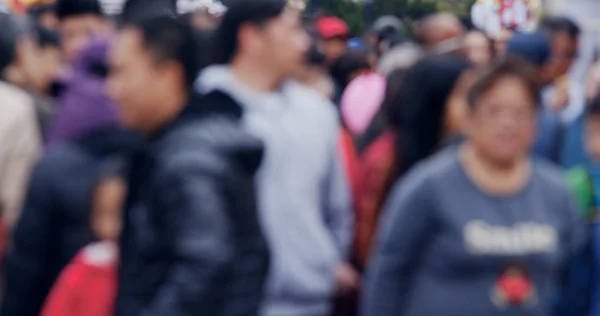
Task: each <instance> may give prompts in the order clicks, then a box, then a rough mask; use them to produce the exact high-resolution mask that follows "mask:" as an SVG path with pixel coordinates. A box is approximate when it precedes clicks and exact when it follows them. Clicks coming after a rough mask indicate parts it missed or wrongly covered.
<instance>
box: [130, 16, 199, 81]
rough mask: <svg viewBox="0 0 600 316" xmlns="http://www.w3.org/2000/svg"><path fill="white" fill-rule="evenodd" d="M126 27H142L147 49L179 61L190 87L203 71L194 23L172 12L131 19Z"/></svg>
mask: <svg viewBox="0 0 600 316" xmlns="http://www.w3.org/2000/svg"><path fill="white" fill-rule="evenodd" d="M123 27H124V28H133V29H136V30H139V32H140V33H141V35H142V40H143V44H144V46H145V48H146V49H147V50H148V51H149V52H150V53H151V54H152V55H153V56H154V57H155V58H156V59H157V60H158V61H165V60H173V61H176V62H177V63H179V64H180V65H181V67H182V68H183V71H184V74H185V78H184V79H185V84H186V87H187V88H188V89H191V87H192V86H193V84H194V81H195V79H196V76H197V75H198V71H199V65H198V63H199V61H198V46H197V39H196V35H195V33H194V30H193V28H192V26H191V25H189V24H187V23H184V22H182V21H180V20H178V19H177V18H176V17H173V16H171V15H156V16H150V17H147V18H142V19H135V20H131V21H128V22H127V23H125V24H123Z"/></svg>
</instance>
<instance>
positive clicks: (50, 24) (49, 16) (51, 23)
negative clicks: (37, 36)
mask: <svg viewBox="0 0 600 316" xmlns="http://www.w3.org/2000/svg"><path fill="white" fill-rule="evenodd" d="M39 24H40V25H41V26H42V27H45V28H47V29H49V30H58V27H59V25H60V21H59V20H58V17H57V16H56V14H55V13H54V12H52V11H47V12H44V13H42V15H41V16H40V17H39Z"/></svg>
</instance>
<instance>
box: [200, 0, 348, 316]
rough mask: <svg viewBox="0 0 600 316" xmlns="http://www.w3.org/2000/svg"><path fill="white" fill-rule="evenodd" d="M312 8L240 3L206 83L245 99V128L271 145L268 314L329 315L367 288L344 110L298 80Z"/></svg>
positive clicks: (266, 197)
mask: <svg viewBox="0 0 600 316" xmlns="http://www.w3.org/2000/svg"><path fill="white" fill-rule="evenodd" d="M302 9H303V8H302V3H299V2H297V1H286V0H242V1H238V2H236V3H234V4H232V5H231V6H230V7H229V9H228V11H227V13H225V15H224V17H223V20H222V22H221V25H220V27H219V29H218V31H217V34H216V36H217V39H218V41H219V43H218V44H219V45H218V47H219V49H220V50H219V54H218V57H219V58H221V63H222V65H219V66H212V67H209V68H207V69H205V71H204V72H203V73H202V74H201V76H200V78H199V80H198V82H197V89H198V90H199V91H200V92H202V93H207V92H210V91H214V90H221V91H223V92H225V93H226V94H228V95H230V96H231V97H232V98H233V99H235V100H236V101H237V102H239V103H240V104H241V106H242V107H244V109H245V110H244V113H245V114H244V118H243V120H244V125H245V126H246V127H247V128H248V130H249V131H251V132H252V133H253V134H255V135H256V136H258V137H260V138H261V139H262V140H263V142H264V143H265V147H266V150H265V151H266V152H265V157H264V160H263V163H262V166H261V168H260V170H259V173H258V179H257V182H258V193H257V194H258V205H259V215H260V217H261V224H262V227H263V229H264V231H265V234H266V236H267V240H268V242H269V246H270V250H271V254H272V260H271V261H272V262H271V268H270V272H269V277H268V280H267V289H266V291H267V292H266V297H265V302H264V304H263V308H262V311H261V316H328V315H330V314H331V301H332V299H333V297H334V296H335V295H336V294H337V293H339V292H342V293H343V292H345V291H350V290H352V289H353V288H355V287H356V286H357V283H358V276H357V275H356V273H354V270H352V268H350V266H349V265H348V264H347V263H346V259H347V254H348V250H349V245H350V241H351V234H352V228H353V219H352V212H351V202H350V194H349V188H348V184H347V181H346V178H345V174H344V171H343V167H342V163H341V160H340V159H339V157H338V153H337V149H336V148H337V138H338V134H339V122H338V114H337V111H336V109H335V107H334V106H333V105H332V104H331V103H330V102H329V101H328V100H326V99H325V98H323V97H321V96H319V95H318V94H316V93H315V92H313V91H311V90H309V89H308V88H306V87H303V86H301V85H300V84H298V83H296V82H294V81H292V80H289V79H288V78H291V77H293V76H294V75H295V74H297V73H298V72H300V71H302V67H304V66H305V58H306V53H307V51H308V48H309V45H310V41H309V38H308V35H307V34H306V33H305V31H304V29H303V27H302V23H301V10H302Z"/></svg>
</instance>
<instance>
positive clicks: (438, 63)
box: [397, 55, 471, 174]
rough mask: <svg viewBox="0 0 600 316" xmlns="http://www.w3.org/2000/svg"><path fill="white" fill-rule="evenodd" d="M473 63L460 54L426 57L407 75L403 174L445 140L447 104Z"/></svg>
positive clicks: (402, 122)
mask: <svg viewBox="0 0 600 316" xmlns="http://www.w3.org/2000/svg"><path fill="white" fill-rule="evenodd" d="M470 67H471V66H470V64H469V63H468V62H467V60H465V59H464V58H461V57H457V56H449V55H448V56H437V57H430V58H427V59H425V60H423V61H421V62H419V63H417V64H416V65H414V66H413V67H412V68H410V69H409V70H408V72H407V74H406V78H405V85H404V88H403V90H402V91H404V92H403V93H402V95H401V98H402V102H403V106H402V115H401V116H400V135H401V137H400V138H399V143H398V145H397V150H398V151H399V152H398V157H402V159H401V165H400V168H399V171H400V174H403V173H405V172H406V171H408V170H409V169H410V168H412V167H413V166H414V165H415V164H417V163H418V162H419V161H421V160H423V159H425V158H427V157H428V156H429V155H431V154H432V153H434V152H435V150H436V149H437V148H438V146H439V144H440V143H441V141H442V140H443V139H442V138H443V136H444V135H443V125H444V124H443V123H444V119H445V117H446V103H447V101H448V98H449V97H450V95H451V93H452V91H453V89H454V87H455V85H456V82H457V81H458V79H459V78H460V76H461V75H462V74H463V72H464V71H465V70H467V69H468V68H470Z"/></svg>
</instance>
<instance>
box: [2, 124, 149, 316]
mask: <svg viewBox="0 0 600 316" xmlns="http://www.w3.org/2000/svg"><path fill="white" fill-rule="evenodd" d="M141 147H142V142H141V139H140V138H138V137H137V136H135V135H133V134H131V133H129V132H126V131H124V130H121V129H118V128H106V129H104V130H101V131H97V132H93V133H90V134H88V135H87V136H85V137H83V138H81V139H79V140H77V141H72V142H66V143H64V144H60V145H57V146H55V147H53V148H52V149H50V150H49V152H47V153H46V154H45V155H44V157H43V158H42V159H41V161H40V162H39V163H38V165H37V166H36V168H35V169H34V171H33V174H32V178H31V182H30V187H29V190H28V192H27V197H26V201H25V206H24V209H23V213H22V215H21V219H20V220H19V222H18V224H17V226H16V228H15V232H14V235H13V236H12V246H11V247H10V248H9V249H8V252H7V254H6V256H5V258H4V276H5V280H4V289H3V298H2V307H1V308H0V315H2V316H39V315H40V309H41V307H42V304H43V303H44V301H45V299H46V296H47V295H48V292H49V291H50V288H51V286H52V284H53V283H54V281H55V280H56V278H57V277H58V275H59V273H60V272H61V270H62V269H63V268H64V267H65V266H66V265H67V264H68V263H69V261H70V260H71V259H72V258H73V256H75V254H77V252H78V251H79V250H80V249H81V248H82V247H84V246H85V245H86V244H88V243H90V242H91V241H92V240H93V237H92V233H91V229H90V209H91V195H92V190H93V188H94V187H95V184H96V181H97V179H98V176H99V174H100V172H101V169H102V168H103V164H104V163H106V162H108V161H109V160H112V159H120V158H122V157H125V156H128V155H129V154H130V153H132V152H134V151H136V150H140V149H141ZM117 157H119V158H117Z"/></svg>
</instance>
